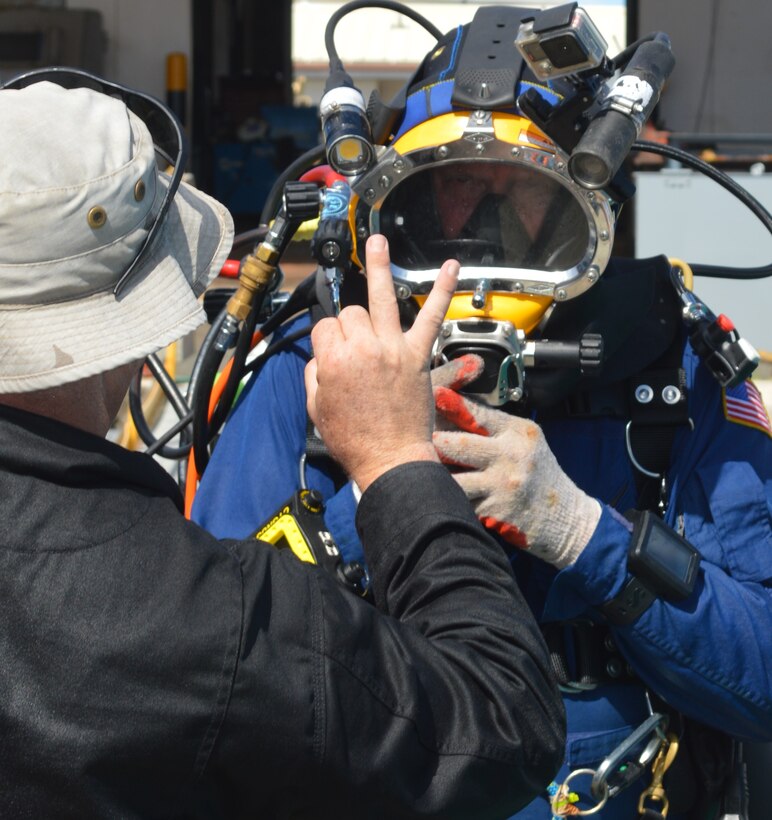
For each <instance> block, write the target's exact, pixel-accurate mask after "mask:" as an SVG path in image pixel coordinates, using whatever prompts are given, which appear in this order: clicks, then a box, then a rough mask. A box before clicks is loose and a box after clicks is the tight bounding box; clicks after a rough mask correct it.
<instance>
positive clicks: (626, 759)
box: [590, 712, 668, 800]
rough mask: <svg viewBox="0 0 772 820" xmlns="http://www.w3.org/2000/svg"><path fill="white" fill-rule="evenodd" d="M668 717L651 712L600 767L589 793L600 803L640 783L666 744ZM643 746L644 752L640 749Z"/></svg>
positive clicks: (594, 776)
mask: <svg viewBox="0 0 772 820" xmlns="http://www.w3.org/2000/svg"><path fill="white" fill-rule="evenodd" d="M667 725H668V716H667V715H663V714H661V713H659V712H652V714H651V715H649V717H647V718H646V720H644V721H643V723H641V725H640V726H639V727H638V728H637V729H635V730H634V731H632V732H631V733H630V734H629V735H628V736H627V737H626V738H625V739H624V740H623V741H622V742H621V743H620V744H619V745H618V746H617V747H616V748H615V749H614V750H613V751H612V752H611V753H610V754H608V755H607V756H606V757H605V758H604V760H603V761H602V762H601V764H600V766H598V768H597V770H596V771H595V774H594V775H593V778H592V784H591V785H590V793H591V794H592V796H593V797H594V798H595V799H596V800H599V799H600V798H601V797H602V796H603V795H604V794H607V795H608V797H616V795H618V794H619V792H621V791H622V790H623V789H626V788H627V787H628V786H629V785H630V784H631V783H633V782H634V781H635V780H637V779H638V778H639V777H640V775H641V774H643V772H644V770H645V769H646V767H647V766H648V765H649V763H651V761H652V760H653V759H654V757H655V756H656V754H657V752H658V751H659V749H660V746H661V745H662V742H663V741H664V740H665V737H666V735H665V732H666V730H667ZM642 744H643V749H642V750H641V751H640V753H637V750H638V749H640V747H641V745H642Z"/></svg>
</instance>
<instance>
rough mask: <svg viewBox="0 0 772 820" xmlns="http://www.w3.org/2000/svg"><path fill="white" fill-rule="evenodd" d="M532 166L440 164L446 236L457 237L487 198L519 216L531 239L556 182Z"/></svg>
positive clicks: (436, 181)
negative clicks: (553, 182)
mask: <svg viewBox="0 0 772 820" xmlns="http://www.w3.org/2000/svg"><path fill="white" fill-rule="evenodd" d="M550 182H551V181H549V180H546V181H545V179H544V177H543V176H542V175H540V174H538V173H537V172H535V171H531V170H530V169H529V168H524V167H521V166H517V165H504V164H502V163H488V162H474V163H454V164H451V165H445V166H439V167H437V168H435V169H433V171H432V186H433V190H434V198H435V202H436V205H437V216H438V217H439V221H440V225H441V226H442V230H443V234H444V235H445V238H446V239H456V238H458V236H459V235H460V234H461V232H462V231H463V230H464V227H465V226H466V225H467V224H468V223H469V222H470V220H471V219H472V216H473V215H474V213H475V211H476V210H477V209H478V208H479V207H480V206H481V204H483V201H484V200H485V198H486V197H494V198H496V201H497V202H498V203H499V204H498V208H499V210H504V211H507V210H508V211H510V213H511V214H512V217H513V218H514V217H515V216H516V217H517V218H518V221H519V223H520V224H521V225H522V227H523V228H524V229H525V230H526V232H527V233H528V235H529V236H530V238H531V239H534V238H535V237H536V235H537V234H538V232H539V228H540V227H541V225H542V223H543V221H544V216H545V214H546V212H547V207H548V206H549V203H550V201H551V199H552V198H553V196H554V195H555V187H559V186H557V185H556V184H550Z"/></svg>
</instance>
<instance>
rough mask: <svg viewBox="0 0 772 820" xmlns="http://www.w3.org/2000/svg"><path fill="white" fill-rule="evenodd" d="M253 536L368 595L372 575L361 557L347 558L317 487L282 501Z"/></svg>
mask: <svg viewBox="0 0 772 820" xmlns="http://www.w3.org/2000/svg"><path fill="white" fill-rule="evenodd" d="M253 537H254V538H256V539H258V540H260V541H265V542H267V543H269V544H273V546H274V547H276V549H289V550H290V551H291V552H292V553H293V554H294V555H295V556H296V557H297V558H299V559H300V560H301V561H304V562H306V563H308V564H317V565H319V566H321V567H323V568H324V569H326V570H327V571H328V572H329V573H331V574H332V575H333V576H335V577H336V578H337V579H338V580H339V581H340V582H341V583H342V584H343V585H344V586H346V587H348V588H349V589H350V590H351V591H352V592H355V593H356V594H357V595H360V596H362V597H365V596H366V595H367V593H368V591H369V586H370V578H369V576H368V573H367V570H366V569H365V567H364V566H363V565H362V564H360V563H359V562H358V561H349V562H345V561H344V560H343V556H342V555H341V553H340V550H339V549H338V545H337V544H336V543H335V540H334V539H333V537H332V534H331V533H330V532H329V530H328V529H327V525H326V523H325V521H324V502H323V500H322V496H321V494H320V493H318V492H317V491H316V490H298V492H296V493H295V494H294V495H293V496H292V498H290V499H289V500H288V501H287V502H286V503H284V504H282V505H281V507H280V508H279V509H278V510H277V512H276V514H275V515H273V516H272V517H271V518H270V519H269V520H268V521H267V522H266V523H265V524H263V525H262V526H261V527H260V528H259V529H258V530H257V531H256V532H255V533H254V535H253Z"/></svg>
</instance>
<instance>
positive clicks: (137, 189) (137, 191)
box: [134, 179, 145, 202]
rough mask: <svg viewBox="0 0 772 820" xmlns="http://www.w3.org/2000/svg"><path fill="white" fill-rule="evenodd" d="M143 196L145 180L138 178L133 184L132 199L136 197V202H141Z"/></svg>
mask: <svg viewBox="0 0 772 820" xmlns="http://www.w3.org/2000/svg"><path fill="white" fill-rule="evenodd" d="M144 198H145V180H144V179H140V180H139V181H138V182H137V184H136V185H135V186H134V199H136V200H137V202H142V200H143V199H144Z"/></svg>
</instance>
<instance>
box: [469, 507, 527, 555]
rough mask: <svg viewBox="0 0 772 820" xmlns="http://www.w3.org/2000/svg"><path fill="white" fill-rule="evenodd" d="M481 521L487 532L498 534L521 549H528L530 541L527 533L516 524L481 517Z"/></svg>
mask: <svg viewBox="0 0 772 820" xmlns="http://www.w3.org/2000/svg"><path fill="white" fill-rule="evenodd" d="M480 521H481V523H482V525H483V527H485V529H487V530H493V531H494V532H497V533H498V534H499V535H500V536H501V537H502V538H503V539H504V540H505V541H507V542H508V543H510V544H512V545H513V546H515V547H519V548H520V549H528V539H527V538H526V537H525V533H524V532H522V531H521V530H519V529H518V528H517V527H516V526H515V525H514V524H508V523H507V522H506V521H499V520H497V519H496V518H490V517H489V516H485V515H483V516H481V517H480Z"/></svg>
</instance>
